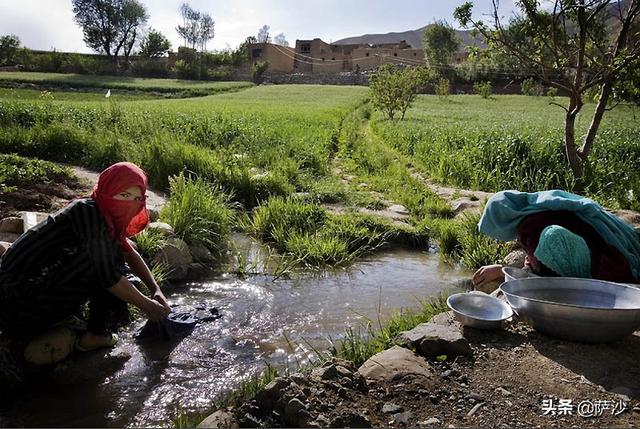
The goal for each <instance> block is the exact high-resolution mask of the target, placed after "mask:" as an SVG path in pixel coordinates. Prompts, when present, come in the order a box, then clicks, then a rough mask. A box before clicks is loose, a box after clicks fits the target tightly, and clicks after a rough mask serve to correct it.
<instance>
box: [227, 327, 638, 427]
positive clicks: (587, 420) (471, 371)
mask: <svg viewBox="0 0 640 429" xmlns="http://www.w3.org/2000/svg"><path fill="white" fill-rule="evenodd" d="M464 335H465V338H466V339H467V340H468V341H469V343H470V344H471V346H472V349H473V352H474V353H473V357H458V358H456V359H455V360H452V361H449V360H448V361H444V362H439V361H438V360H434V359H431V360H429V363H430V365H431V368H432V369H433V376H431V377H429V378H425V377H417V376H405V377H404V378H401V379H392V380H391V381H372V380H368V382H367V385H366V387H364V388H363V387H362V386H359V385H358V383H357V382H354V380H349V379H348V378H344V377H342V378H340V379H338V380H320V379H318V378H317V377H313V376H312V375H311V374H309V373H306V374H304V375H302V376H301V375H300V374H295V375H293V376H292V377H289V378H288V379H286V380H287V381H288V382H289V385H288V386H287V387H286V388H284V389H283V390H282V396H283V398H284V399H283V401H284V402H285V403H288V402H287V401H290V400H291V399H290V398H296V397H297V398H300V399H301V401H302V402H303V403H304V404H306V408H305V410H304V413H303V417H304V419H303V420H297V421H296V420H295V419H294V420H293V421H292V420H291V417H290V416H289V417H287V415H288V414H291V413H287V410H286V407H285V408H284V411H281V412H278V407H277V405H276V406H269V405H267V406H266V407H265V400H264V395H262V396H260V395H258V400H253V401H250V402H248V403H245V404H244V405H243V406H242V407H241V408H240V410H239V412H237V413H236V414H237V415H239V416H240V423H241V425H242V426H251V425H255V424H256V423H258V424H260V423H262V424H264V425H267V426H292V423H296V424H297V425H299V426H312V427H313V426H316V427H317V426H318V423H320V424H319V426H329V425H330V426H333V427H336V426H350V427H368V426H374V427H376V426H391V427H404V426H409V427H416V426H418V427H427V426H433V427H516V426H524V427H569V426H575V427H585V426H589V427H636V426H637V425H638V423H639V422H640V367H639V366H638V364H637V361H638V357H640V332H636V334H635V335H632V336H630V337H628V338H626V339H624V340H622V341H619V342H616V343H613V344H599V345H589V344H580V343H571V342H566V341H560V340H556V339H553V338H551V337H547V336H545V335H542V334H539V333H537V332H536V331H533V330H532V329H531V328H529V327H528V326H527V325H525V324H524V323H518V322H516V323H513V324H512V325H510V326H508V327H507V328H506V329H504V330H497V331H481V330H475V329H472V328H464ZM355 374H356V375H357V373H355ZM545 400H548V401H552V403H553V404H554V405H555V406H557V405H558V404H559V400H570V401H571V404H572V406H573V408H572V414H571V415H568V414H567V415H563V414H561V413H558V411H557V410H556V412H555V414H551V413H549V414H547V415H545V413H544V409H543V404H544V402H543V401H545ZM583 401H590V402H591V403H592V404H595V402H596V401H608V402H600V404H602V405H603V406H604V405H605V404H607V405H608V407H609V408H608V409H604V410H602V413H601V415H599V416H593V417H582V416H580V415H579V414H578V409H577V408H578V405H579V404H580V403H581V402H583ZM620 401H622V402H620ZM266 402H267V403H268V401H266ZM621 404H624V411H623V412H621V413H620V414H619V415H617V416H614V415H613V413H614V411H618V409H615V410H614V407H616V406H617V407H620V406H621ZM385 406H386V407H385ZM383 408H386V409H385V410H383ZM274 410H276V413H274V412H273V411H274ZM385 411H386V412H385ZM247 412H248V413H249V416H250V417H249V419H247V418H246V417H245V416H246V414H247ZM269 413H270V414H269ZM318 416H320V417H318ZM322 423H324V424H322Z"/></svg>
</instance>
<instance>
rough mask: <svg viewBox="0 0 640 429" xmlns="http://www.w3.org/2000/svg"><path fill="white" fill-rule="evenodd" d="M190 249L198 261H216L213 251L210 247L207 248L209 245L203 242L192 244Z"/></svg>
mask: <svg viewBox="0 0 640 429" xmlns="http://www.w3.org/2000/svg"><path fill="white" fill-rule="evenodd" d="M189 250H190V251H191V256H193V259H194V260H196V261H198V262H202V263H207V262H215V260H216V258H215V256H213V253H211V252H210V251H209V249H207V247H206V246H205V245H204V244H202V243H195V244H192V245H191V246H190V247H189Z"/></svg>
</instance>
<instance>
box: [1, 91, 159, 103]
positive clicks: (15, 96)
mask: <svg viewBox="0 0 640 429" xmlns="http://www.w3.org/2000/svg"><path fill="white" fill-rule="evenodd" d="M111 96H112V97H114V98H117V99H118V100H119V101H136V100H153V99H158V98H163V96H162V95H158V94H154V93H151V92H144V91H126V90H112V91H111ZM0 99H7V100H21V101H40V100H44V101H48V100H50V101H98V102H99V101H104V99H105V91H104V90H99V91H95V92H89V91H62V90H56V89H53V90H42V89H26V88H0Z"/></svg>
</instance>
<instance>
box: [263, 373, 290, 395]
mask: <svg viewBox="0 0 640 429" xmlns="http://www.w3.org/2000/svg"><path fill="white" fill-rule="evenodd" d="M288 385H289V382H288V381H287V380H286V379H284V378H282V377H276V378H274V379H273V380H271V382H269V384H267V385H266V386H265V387H264V389H262V392H261V394H262V395H264V396H266V397H268V398H270V399H277V398H279V397H280V392H281V391H282V389H284V388H286V387H287V386H288Z"/></svg>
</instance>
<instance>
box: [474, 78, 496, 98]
mask: <svg viewBox="0 0 640 429" xmlns="http://www.w3.org/2000/svg"><path fill="white" fill-rule="evenodd" d="M473 92H474V94H478V95H479V96H480V97H482V98H489V97H491V94H492V88H491V82H489V81H486V82H476V83H474V84H473Z"/></svg>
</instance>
